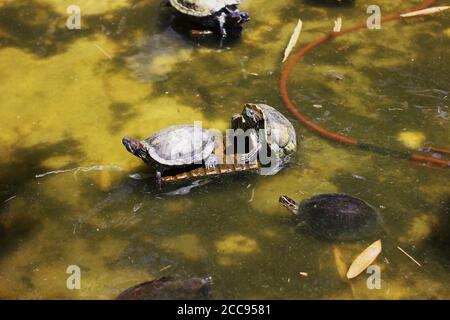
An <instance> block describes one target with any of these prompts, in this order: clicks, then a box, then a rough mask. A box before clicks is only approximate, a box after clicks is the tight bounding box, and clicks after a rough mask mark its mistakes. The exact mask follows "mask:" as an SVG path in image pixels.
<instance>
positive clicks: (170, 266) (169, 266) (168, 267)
mask: <svg viewBox="0 0 450 320" xmlns="http://www.w3.org/2000/svg"><path fill="white" fill-rule="evenodd" d="M170 268H172V265H171V264H169V265H168V266H165V267H164V268H161V269H159V272H163V271H166V270H167V269H170Z"/></svg>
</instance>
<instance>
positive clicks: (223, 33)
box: [216, 12, 227, 48]
mask: <svg viewBox="0 0 450 320" xmlns="http://www.w3.org/2000/svg"><path fill="white" fill-rule="evenodd" d="M216 20H217V24H218V26H219V31H220V35H221V38H220V47H221V48H222V47H223V41H224V39H225V38H226V37H227V30H225V23H226V20H227V14H226V13H225V12H222V13H221V14H220V15H219V16H217V17H216Z"/></svg>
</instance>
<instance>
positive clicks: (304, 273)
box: [298, 272, 308, 277]
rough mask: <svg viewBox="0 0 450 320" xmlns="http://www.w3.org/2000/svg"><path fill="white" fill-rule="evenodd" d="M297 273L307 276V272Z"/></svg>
mask: <svg viewBox="0 0 450 320" xmlns="http://www.w3.org/2000/svg"><path fill="white" fill-rule="evenodd" d="M298 274H299V275H301V276H302V277H307V276H308V273H307V272H299V273H298Z"/></svg>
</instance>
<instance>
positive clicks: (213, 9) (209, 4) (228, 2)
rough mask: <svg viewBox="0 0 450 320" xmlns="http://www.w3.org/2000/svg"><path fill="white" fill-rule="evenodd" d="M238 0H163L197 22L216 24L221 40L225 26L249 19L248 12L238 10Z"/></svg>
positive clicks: (225, 32)
mask: <svg viewBox="0 0 450 320" xmlns="http://www.w3.org/2000/svg"><path fill="white" fill-rule="evenodd" d="M240 3H241V1H240V0H165V1H163V4H165V5H170V6H172V7H174V8H175V9H176V10H178V11H179V12H181V13H182V14H184V15H186V16H188V17H190V18H191V19H193V20H195V21H196V22H198V24H201V25H204V26H207V27H213V26H216V27H217V28H218V29H219V31H220V34H221V35H222V40H223V39H224V38H225V37H226V36H227V31H226V26H231V27H233V26H238V25H240V24H242V23H244V22H246V21H248V20H249V19H250V17H249V15H248V13H246V12H240V11H239V10H238V8H237V6H238V5H239V4H240Z"/></svg>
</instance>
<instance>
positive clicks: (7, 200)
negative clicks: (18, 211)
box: [3, 196, 17, 203]
mask: <svg viewBox="0 0 450 320" xmlns="http://www.w3.org/2000/svg"><path fill="white" fill-rule="evenodd" d="M16 197H17V196H12V197H9V198H8V199H6V200H5V201H3V203H7V202H9V201H11V200H13V199H14V198H16Z"/></svg>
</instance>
